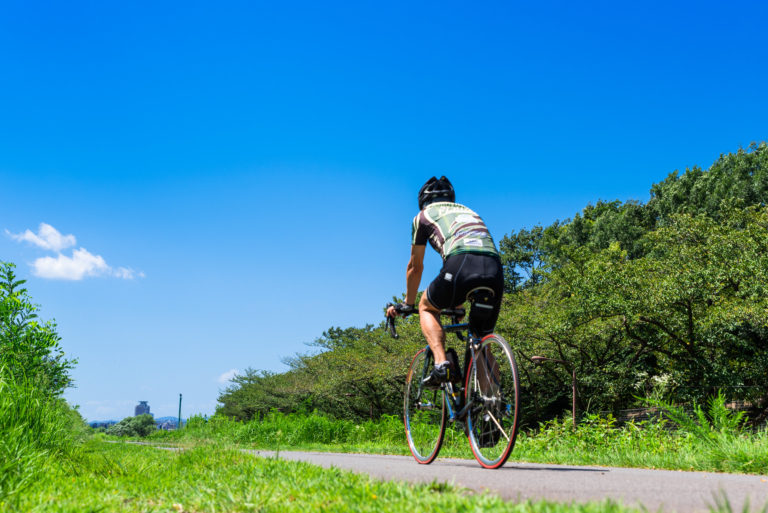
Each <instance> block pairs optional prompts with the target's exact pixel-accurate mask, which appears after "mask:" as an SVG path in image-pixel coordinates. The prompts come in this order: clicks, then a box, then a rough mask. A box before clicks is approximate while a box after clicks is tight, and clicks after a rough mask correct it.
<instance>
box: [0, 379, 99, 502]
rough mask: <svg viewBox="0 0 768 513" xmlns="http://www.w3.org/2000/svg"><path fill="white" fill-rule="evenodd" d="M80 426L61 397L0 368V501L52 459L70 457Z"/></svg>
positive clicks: (15, 492)
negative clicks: (52, 395)
mask: <svg viewBox="0 0 768 513" xmlns="http://www.w3.org/2000/svg"><path fill="white" fill-rule="evenodd" d="M84 430H85V426H84V424H83V423H82V419H80V418H79V416H78V415H77V413H76V412H74V411H72V410H71V409H70V408H69V406H67V404H66V403H65V402H64V401H63V400H62V399H58V398H54V397H50V396H49V395H48V394H46V393H45V392H44V391H43V390H42V389H41V388H40V387H36V386H35V385H34V383H32V382H30V381H28V380H20V379H18V378H15V377H14V376H13V375H12V374H11V373H9V372H6V371H5V369H2V368H0V502H5V503H12V502H13V501H14V500H15V499H16V498H17V497H18V496H19V495H20V494H21V493H22V492H23V491H24V490H25V489H26V488H27V487H29V486H31V485H32V484H33V483H34V482H35V480H37V479H39V477H40V476H41V475H42V474H43V472H44V471H45V469H46V467H47V466H48V465H49V464H50V463H51V462H52V461H61V462H64V461H68V460H69V459H71V458H72V457H74V456H75V454H76V452H77V447H78V445H79V442H80V441H81V440H82V439H83V438H84V436H85V431H84Z"/></svg>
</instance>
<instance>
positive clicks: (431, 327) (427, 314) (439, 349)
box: [419, 292, 448, 365]
mask: <svg viewBox="0 0 768 513" xmlns="http://www.w3.org/2000/svg"><path fill="white" fill-rule="evenodd" d="M419 320H420V322H421V332H422V333H424V338H426V339H427V344H429V348H430V349H431V350H432V354H433V355H434V357H435V365H437V364H439V363H442V362H445V361H447V360H448V358H446V356H445V332H444V331H443V327H442V326H441V325H440V310H438V309H437V308H435V307H434V306H433V305H432V303H430V302H429V300H428V299H427V293H426V292H424V294H422V295H421V301H419Z"/></svg>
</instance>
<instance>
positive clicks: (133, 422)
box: [107, 413, 157, 437]
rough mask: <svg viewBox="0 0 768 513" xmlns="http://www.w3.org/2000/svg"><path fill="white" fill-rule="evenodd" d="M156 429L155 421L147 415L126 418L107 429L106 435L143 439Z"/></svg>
mask: <svg viewBox="0 0 768 513" xmlns="http://www.w3.org/2000/svg"><path fill="white" fill-rule="evenodd" d="M156 429H157V426H156V425H155V419H154V418H153V417H152V415H150V414H149V413H145V414H143V415H136V416H135V417H126V418H124V419H123V420H121V421H120V422H118V423H117V424H113V425H112V426H109V427H108V428H107V434H108V435H113V436H133V437H144V436H147V435H149V434H150V433H152V432H153V431H155V430H156Z"/></svg>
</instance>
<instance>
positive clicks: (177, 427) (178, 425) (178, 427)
mask: <svg viewBox="0 0 768 513" xmlns="http://www.w3.org/2000/svg"><path fill="white" fill-rule="evenodd" d="M176 429H181V394H179V423H178V424H176Z"/></svg>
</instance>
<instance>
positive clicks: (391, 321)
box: [384, 303, 400, 338]
mask: <svg viewBox="0 0 768 513" xmlns="http://www.w3.org/2000/svg"><path fill="white" fill-rule="evenodd" d="M390 306H395V305H393V304H392V303H387V309H389V307H390ZM384 316H385V317H386V318H387V321H386V325H385V327H384V329H386V330H387V331H389V336H390V337H392V338H400V335H398V334H397V329H396V328H395V318H394V317H390V316H389V315H387V314H386V313H385V314H384Z"/></svg>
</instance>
